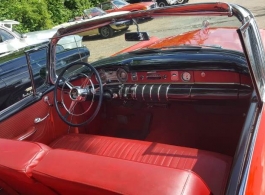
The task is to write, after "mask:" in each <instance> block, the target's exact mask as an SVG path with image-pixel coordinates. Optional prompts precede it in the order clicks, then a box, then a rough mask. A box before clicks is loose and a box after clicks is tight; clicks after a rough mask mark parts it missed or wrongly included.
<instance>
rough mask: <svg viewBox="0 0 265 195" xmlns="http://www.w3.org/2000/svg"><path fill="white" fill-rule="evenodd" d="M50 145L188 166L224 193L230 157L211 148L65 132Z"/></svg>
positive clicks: (141, 160) (129, 159)
mask: <svg viewBox="0 0 265 195" xmlns="http://www.w3.org/2000/svg"><path fill="white" fill-rule="evenodd" d="M50 147H52V148H63V149H69V150H76V151H82V152H86V153H89V154H96V155H100V156H105V157H111V158H117V159H124V160H128V161H135V162H140V163H145V164H152V165H157V166H163V167H169V168H175V169H181V170H190V171H193V172H195V173H196V174H198V175H199V176H200V177H201V178H202V179H203V180H204V181H205V182H206V184H207V185H208V186H209V188H210V190H211V191H212V192H213V194H215V195H217V194H224V192H225V186H226V183H227V180H228V176H229V172H230V168H231V163H232V158H231V157H229V156H226V155H222V154H218V153H214V152H208V151H203V150H198V149H193V148H186V147H179V146H173V145H166V144H159V143H153V142H145V141H138V140H129V139H121V138H114V137H104V136H97V135H84V134H69V135H65V136H63V137H61V138H60V139H58V140H55V141H54V142H53V143H51V144H50Z"/></svg>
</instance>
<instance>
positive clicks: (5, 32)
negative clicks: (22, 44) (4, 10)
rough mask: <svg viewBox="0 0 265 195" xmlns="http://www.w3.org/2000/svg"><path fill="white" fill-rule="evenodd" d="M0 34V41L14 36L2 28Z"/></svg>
mask: <svg viewBox="0 0 265 195" xmlns="http://www.w3.org/2000/svg"><path fill="white" fill-rule="evenodd" d="M0 35H1V39H2V40H1V41H2V42H4V41H7V40H10V39H14V38H15V37H14V36H13V35H12V34H10V33H9V32H7V31H5V30H3V29H0ZM1 41H0V42H1Z"/></svg>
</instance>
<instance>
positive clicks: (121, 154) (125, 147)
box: [118, 143, 129, 158]
mask: <svg viewBox="0 0 265 195" xmlns="http://www.w3.org/2000/svg"><path fill="white" fill-rule="evenodd" d="M128 145H129V143H127V144H126V145H125V147H124V148H123V150H122V151H121V152H120V155H119V156H118V158H120V157H121V155H122V153H123V152H124V150H126V149H127V147H128Z"/></svg>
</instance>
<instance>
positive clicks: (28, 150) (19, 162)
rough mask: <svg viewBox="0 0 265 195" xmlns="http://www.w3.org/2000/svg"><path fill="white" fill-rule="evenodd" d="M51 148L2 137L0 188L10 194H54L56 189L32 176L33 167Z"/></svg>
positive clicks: (0, 140) (0, 141) (0, 142)
mask: <svg viewBox="0 0 265 195" xmlns="http://www.w3.org/2000/svg"><path fill="white" fill-rule="evenodd" d="M49 150H50V148H49V147H48V146H46V145H43V144H40V143H30V142H21V141H15V140H8V139H0V181H1V182H0V188H1V187H2V188H3V189H4V190H5V191H6V192H8V193H10V194H45V195H54V194H55V193H54V191H52V190H51V189H50V188H48V187H47V186H45V185H43V184H41V183H39V182H37V181H35V180H33V179H32V177H31V176H32V169H33V168H34V167H35V166H36V165H37V164H38V163H39V161H41V160H42V159H43V157H44V156H45V155H46V154H47V152H48V151H49Z"/></svg>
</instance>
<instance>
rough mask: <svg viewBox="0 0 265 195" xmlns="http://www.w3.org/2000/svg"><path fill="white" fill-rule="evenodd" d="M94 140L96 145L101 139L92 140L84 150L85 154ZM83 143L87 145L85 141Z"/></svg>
mask: <svg viewBox="0 0 265 195" xmlns="http://www.w3.org/2000/svg"><path fill="white" fill-rule="evenodd" d="M95 140H97V141H98V142H97V143H99V141H101V139H93V140H92V141H91V142H90V143H89V145H88V146H87V147H86V149H85V150H84V151H85V152H86V151H87V150H88V148H90V146H91V145H92V144H93V142H94V141H95ZM85 143H87V141H86V142H85ZM97 143H96V144H97ZM96 144H95V145H96Z"/></svg>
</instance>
